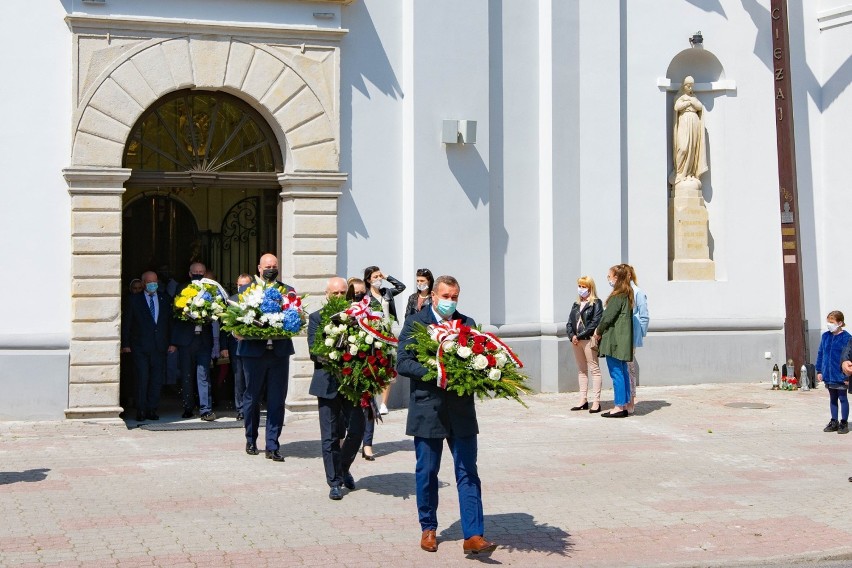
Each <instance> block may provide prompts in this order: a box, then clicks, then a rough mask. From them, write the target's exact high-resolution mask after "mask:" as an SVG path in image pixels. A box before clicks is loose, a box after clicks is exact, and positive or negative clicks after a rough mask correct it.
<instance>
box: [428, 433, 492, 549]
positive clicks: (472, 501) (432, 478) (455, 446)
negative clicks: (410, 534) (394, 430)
mask: <svg viewBox="0 0 852 568" xmlns="http://www.w3.org/2000/svg"><path fill="white" fill-rule="evenodd" d="M447 446H449V448H450V452H451V453H452V454H453V465H454V466H455V470H456V489H457V490H458V492H459V513H460V515H461V526H462V533H463V534H464V538H466V539H467V538H471V537H473V536H477V535H480V536H481V535H482V534H483V533H484V532H485V520H484V518H483V514H482V485H481V483H480V482H479V473H478V472H477V469H476V453H477V446H476V436H465V437H463V438H447ZM443 450H444V439H443V438H420V437H417V436H415V437H414V454H415V456H416V458H417V466H416V468H415V471H414V481H415V485H416V488H417V513H418V515H419V517H420V529H421V530H424V531H425V530H437V528H438V470H439V469H441V453H442V452H443Z"/></svg>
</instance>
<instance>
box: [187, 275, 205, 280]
mask: <svg viewBox="0 0 852 568" xmlns="http://www.w3.org/2000/svg"><path fill="white" fill-rule="evenodd" d="M190 277H191V278H192V279H193V280H201V279H202V278H204V275H203V274H190Z"/></svg>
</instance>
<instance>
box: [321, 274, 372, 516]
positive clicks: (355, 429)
mask: <svg viewBox="0 0 852 568" xmlns="http://www.w3.org/2000/svg"><path fill="white" fill-rule="evenodd" d="M346 288H347V286H346V280H344V279H343V278H340V277H337V276H335V277H334V278H330V279H329V280H328V283H327V284H326V286H325V297H326V298H331V297H334V296H337V297H339V298H343V297H344V296H346ZM320 323H321V317H320V311H319V310H317V311H315V312H314V313H312V314H311V315H310V317H309V318H308V349H310V348H312V347H313V346H314V341H316V334H317V328H319V326H320ZM311 360H312V361H313V362H314V375H313V377H312V378H311V386H310V387H309V388H308V393H309V394H312V395H314V396H315V397H317V407H318V410H319V423H320V437H321V438H322V463H323V465H324V466H325V480H326V482H328V486H329V487H330V488H331V489H330V490H329V492H328V498H329V499H334V500H335V501H338V500H340V499H342V498H343V491H342V488H343V487H344V486H345V487H346V488H347V489H350V490H352V489H355V479H354V478H353V477H352V474H351V473H349V468H350V467H352V462H354V461H355V456H357V455H358V448H359V447H360V446H361V438H362V437H363V435H364V413H363V412H362V411H361V407H360V406H359V405H357V404H356V403H354V402H352V401H351V400H349V399H347V398H344V397H343V396H342V395H341V394H340V393H338V392H337V388H338V383H337V378H336V377H335V376H334V375H332V374H331V373H329V372H328V371H326V370H325V369H323V367H322V362H321V361H319V360H317V357H316V356H315V355H311ZM344 432H345V434H344ZM341 435H343V444H342V445H341V443H340V439H341Z"/></svg>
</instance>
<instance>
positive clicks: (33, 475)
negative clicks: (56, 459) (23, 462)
mask: <svg viewBox="0 0 852 568" xmlns="http://www.w3.org/2000/svg"><path fill="white" fill-rule="evenodd" d="M48 471H50V470H49V469H45V468H43V467H42V468H39V469H28V470H26V471H0V485H9V484H12V483H18V482H20V481H25V482H28V483H32V482H33V481H44V480H45V479H47V472H48Z"/></svg>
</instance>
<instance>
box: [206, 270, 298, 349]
mask: <svg viewBox="0 0 852 568" xmlns="http://www.w3.org/2000/svg"><path fill="white" fill-rule="evenodd" d="M238 299H239V301H237V302H234V301H229V302H228V307H227V309H226V310H225V312H224V313H223V314H222V316H221V318H220V319H221V320H222V329H223V330H225V331H227V332H228V333H231V334H233V335H235V336H238V337H241V338H244V339H284V338H288V337H293V336H294V335H297V334H298V333H299V332H300V331H302V327H304V325H305V321H306V319H307V316H306V315H305V312H304V310H302V297H300V296H298V295H296V293H295V292H294V291H292V290H290V291H289V292H288V291H287V289H286V288H285V287H284V286H283V285H281V284H279V283H277V282H265V281H262V280H256V281H255V282H253V283H252V284H250V285H249V287H248V288H246V289H245V290H244V291H243V292H242V293H241V294H240V295H239V298H238Z"/></svg>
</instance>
